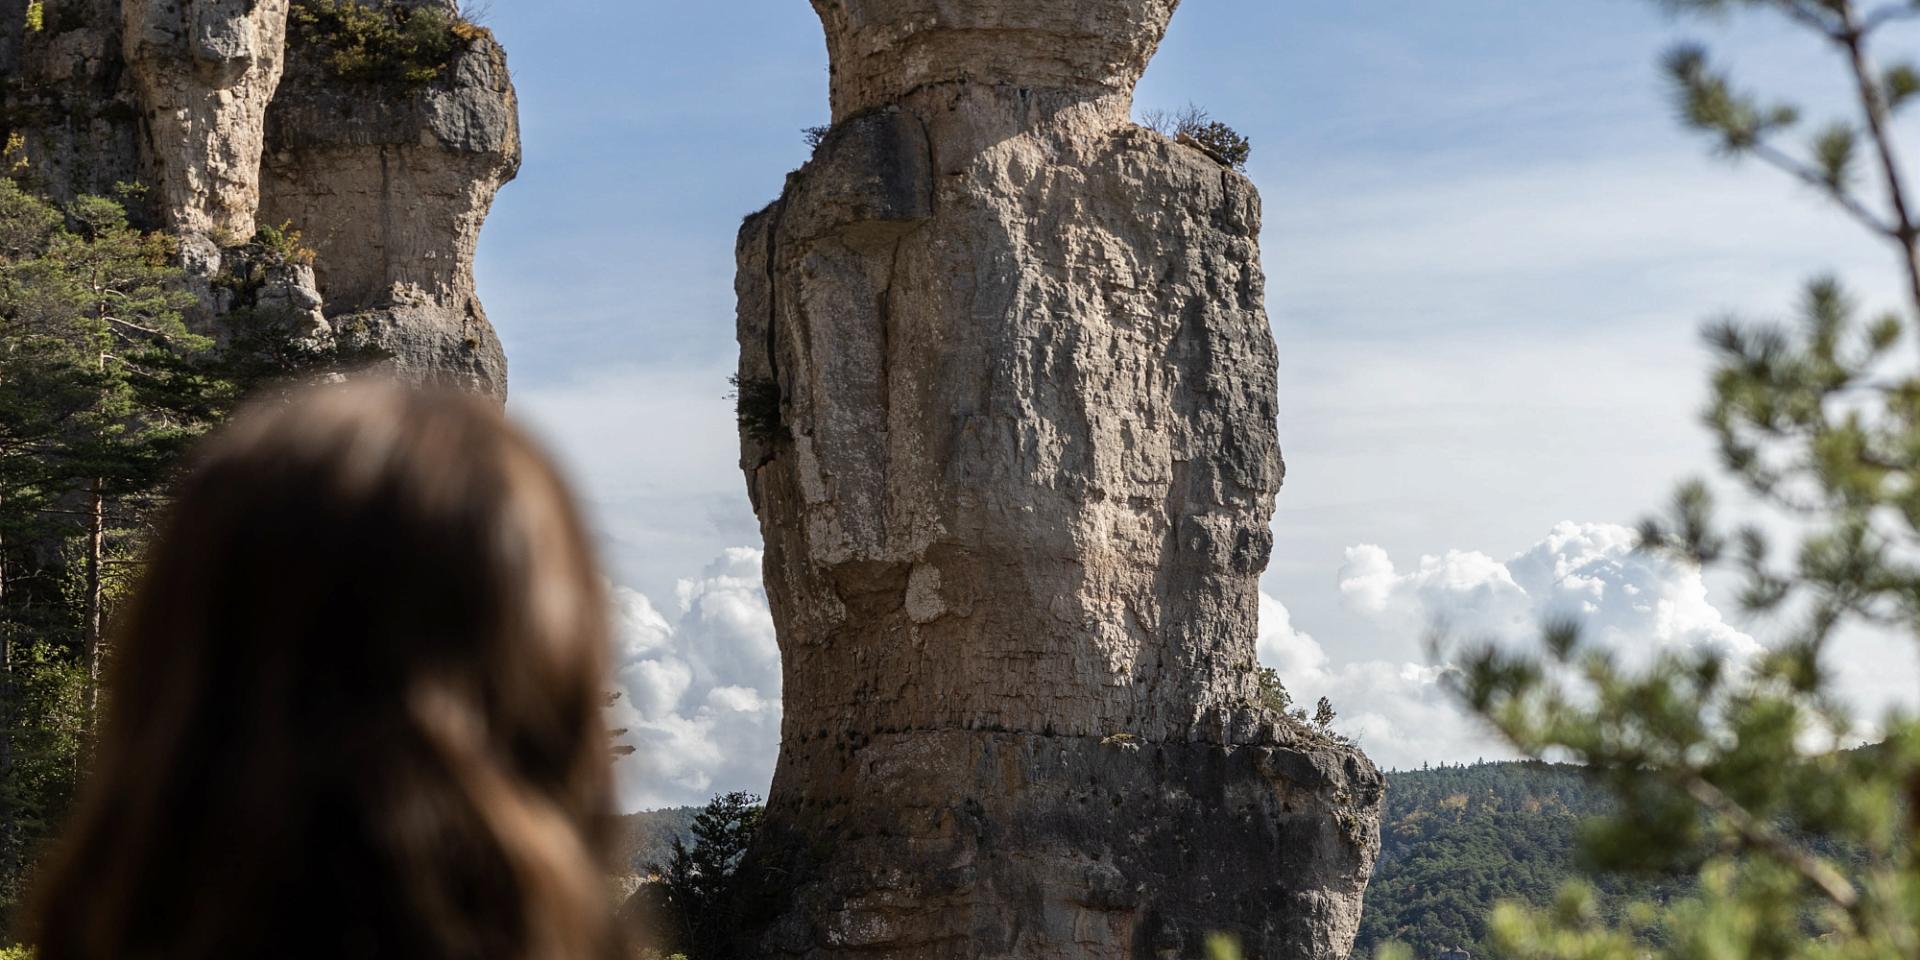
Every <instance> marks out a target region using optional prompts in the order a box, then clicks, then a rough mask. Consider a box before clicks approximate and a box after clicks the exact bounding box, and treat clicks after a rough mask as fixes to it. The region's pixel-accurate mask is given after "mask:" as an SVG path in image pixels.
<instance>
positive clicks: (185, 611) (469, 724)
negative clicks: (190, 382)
mask: <svg viewBox="0 0 1920 960" xmlns="http://www.w3.org/2000/svg"><path fill="white" fill-rule="evenodd" d="M603 590H604V588H603V586H602V582H601V580H600V576H599V573H598V571H597V569H596V566H595V563H594V560H593V557H592V555H591V551H590V549H589V546H588V541H587V537H586V534H585V532H584V530H583V527H582V524H581V520H580V517H579V516H578V514H577V512H576V509H575V507H574V505H573V501H572V499H571V497H570V496H569V495H568V493H567V490H566V488H565V485H564V484H563V482H562V481H561V479H560V478H559V476H558V474H557V473H556V471H555V470H554V468H553V467H552V465H551V464H550V463H549V462H548V460H547V459H546V457H544V456H543V455H542V454H541V453H540V451H539V450H538V449H537V448H536V447H535V446H534V445H533V444H532V443H531V442H530V441H529V440H528V439H527V438H526V437H524V436H523V435H522V434H521V433H520V432H518V431H517V430H515V429H513V428H512V427H510V426H509V425H507V424H506V422H505V421H504V420H503V418H502V417H501V415H500V414H499V412H498V411H497V410H495V409H494V408H493V407H492V406H491V405H489V404H488V403H486V402H485V401H482V400H479V399H476V398H473V397H469V396H464V395H457V394H452V393H436V392H421V391H415V390H411V389H407V388H403V387H399V386H394V385H385V384H358V385H354V386H350V387H329V388H322V389H318V390H313V391H310V392H306V393H302V394H298V395H296V396H295V397H294V398H293V400H292V401H291V403H287V404H279V405H275V406H271V407H259V408H256V409H253V410H252V411H250V412H248V413H246V414H244V415H243V416H241V417H240V418H238V419H237V420H236V421H235V422H234V423H233V424H232V425H231V426H230V427H228V428H227V429H226V430H225V431H223V432H222V433H221V434H220V435H219V436H218V437H217V438H215V439H214V440H213V441H212V442H211V443H209V444H208V445H207V446H206V447H205V449H204V450H203V452H202V454H201V456H200V459H199V461H198V463H197V465H196V467H195V468H194V470H193V471H192V473H191V475H190V476H188V477H187V478H186V479H185V480H184V481H183V483H182V485H181V486H180V488H179V490H178V496H177V500H176V503H175V505H174V507H173V509H172V515H171V517H170V519H169V521H168V523H167V525H166V528H165V530H164V532H163V533H162V535H161V536H160V538H159V540H158V542H156V543H155V544H154V547H153V550H152V551H151V554H150V562H149V568H148V570H147V572H146V576H145V578H144V581H143V583H142V586H141V589H140V591H139V594H138V596H137V598H136V599H135V600H134V602H133V604H132V606H131V608H130V610H128V611H127V615H126V616H125V617H123V618H122V620H123V622H122V623H121V625H120V629H119V630H118V631H117V635H118V638H119V639H118V648H117V650H116V652H115V658H114V663H113V665H112V672H111V675H110V679H109V684H110V686H109V700H108V704H109V706H108V713H109V717H108V719H107V723H106V727H105V730H104V733H103V736H102V739H101V742H100V744H99V746H98V750H97V754H96V755H95V759H94V771H93V774H92V776H91V780H90V782H89V784H88V786H87V789H86V796H85V798H84V800H83V801H82V804H81V808H80V812H79V814H78V816H77V819H76V821H75V822H74V823H73V824H72V826H71V827H70V828H69V829H68V832H67V834H66V836H65V838H64V840H63V842H62V843H61V844H60V845H59V847H58V849H57V850H56V852H55V854H54V856H53V857H52V858H51V860H50V861H49V863H48V864H47V866H46V868H45V870H44V874H43V877H42V882H41V883H40V884H39V887H38V891H37V896H36V899H35V901H34V908H33V911H32V914H31V918H30V923H29V926H30V929H31V931H32V933H33V934H34V937H35V939H36V940H37V942H38V945H39V948H40V953H39V956H40V958H41V960H120V958H140V957H166V958H197V957H250V956H268V955H273V956H299V957H307V956H313V957H319V956H329V957H345V956H353V957H375V956H379V957H386V956H392V957H408V958H422V960H439V958H474V960H507V958H513V960H575V958H589V957H608V956H612V955H614V951H615V944H614V942H613V937H614V934H613V929H612V926H611V919H610V913H609V909H608V904H607V892H606V880H605V878H606V876H607V871H606V870H605V863H604V860H603V857H604V853H605V851H606V850H607V848H608V844H607V843H606V840H607V839H608V838H607V831H608V830H609V828H610V826H611V822H612V820H611V813H612V809H611V808H612V800H611V791H612V787H611V771H610V769H609V760H610V757H609V752H608V738H607V732H606V729H605V726H604V721H603V719H602V713H601V710H602V706H603V705H604V702H605V700H604V698H605V691H606V689H607V686H606V683H607V679H606V673H607V659H608V657H609V650H608V629H609V628H608V624H607V605H606V603H605V602H604V597H603Z"/></svg>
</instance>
